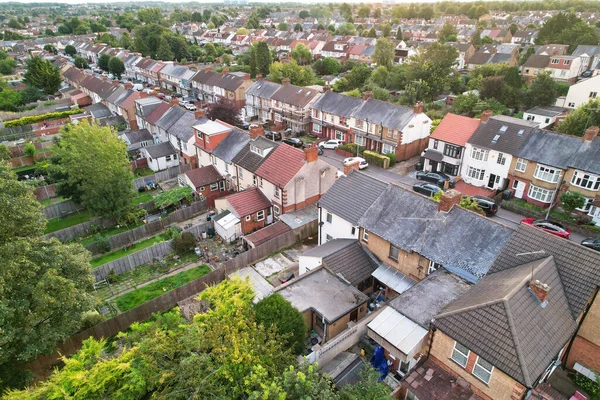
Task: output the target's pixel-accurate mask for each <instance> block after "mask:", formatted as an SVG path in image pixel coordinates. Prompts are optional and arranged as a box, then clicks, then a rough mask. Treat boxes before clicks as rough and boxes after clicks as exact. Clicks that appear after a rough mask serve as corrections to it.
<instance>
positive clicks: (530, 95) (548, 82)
mask: <svg viewBox="0 0 600 400" xmlns="http://www.w3.org/2000/svg"><path fill="white" fill-rule="evenodd" d="M555 101H556V83H555V82H554V80H553V79H552V77H550V74H548V73H542V74H539V75H538V76H536V77H535V78H534V79H533V80H532V81H531V85H529V88H528V89H527V91H526V92H525V105H526V106H527V107H528V108H532V107H536V106H551V105H552V104H554V102H555Z"/></svg>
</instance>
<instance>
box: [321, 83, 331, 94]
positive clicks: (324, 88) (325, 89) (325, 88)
mask: <svg viewBox="0 0 600 400" xmlns="http://www.w3.org/2000/svg"><path fill="white" fill-rule="evenodd" d="M330 90H331V88H330V87H329V86H328V85H325V86H323V93H327V92H329V91H330Z"/></svg>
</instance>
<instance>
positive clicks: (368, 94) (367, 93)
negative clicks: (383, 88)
mask: <svg viewBox="0 0 600 400" xmlns="http://www.w3.org/2000/svg"><path fill="white" fill-rule="evenodd" d="M371 97H373V92H371V91H370V90H365V91H364V92H363V94H362V99H363V101H367V100H369V99H370V98H371Z"/></svg>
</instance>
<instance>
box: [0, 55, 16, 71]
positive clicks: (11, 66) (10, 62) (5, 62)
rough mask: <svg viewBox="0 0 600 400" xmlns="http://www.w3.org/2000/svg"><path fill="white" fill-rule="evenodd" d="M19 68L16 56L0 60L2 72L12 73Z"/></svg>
mask: <svg viewBox="0 0 600 400" xmlns="http://www.w3.org/2000/svg"><path fill="white" fill-rule="evenodd" d="M15 68H17V61H16V60H15V59H14V58H11V57H6V58H3V59H2V60H0V74H2V75H12V74H13V73H14V72H15Z"/></svg>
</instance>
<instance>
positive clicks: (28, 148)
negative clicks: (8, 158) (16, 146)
mask: <svg viewBox="0 0 600 400" xmlns="http://www.w3.org/2000/svg"><path fill="white" fill-rule="evenodd" d="M23 154H25V155H26V156H28V157H31V158H33V156H35V145H34V144H33V143H31V142H29V143H27V144H26V145H25V147H23Z"/></svg>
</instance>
